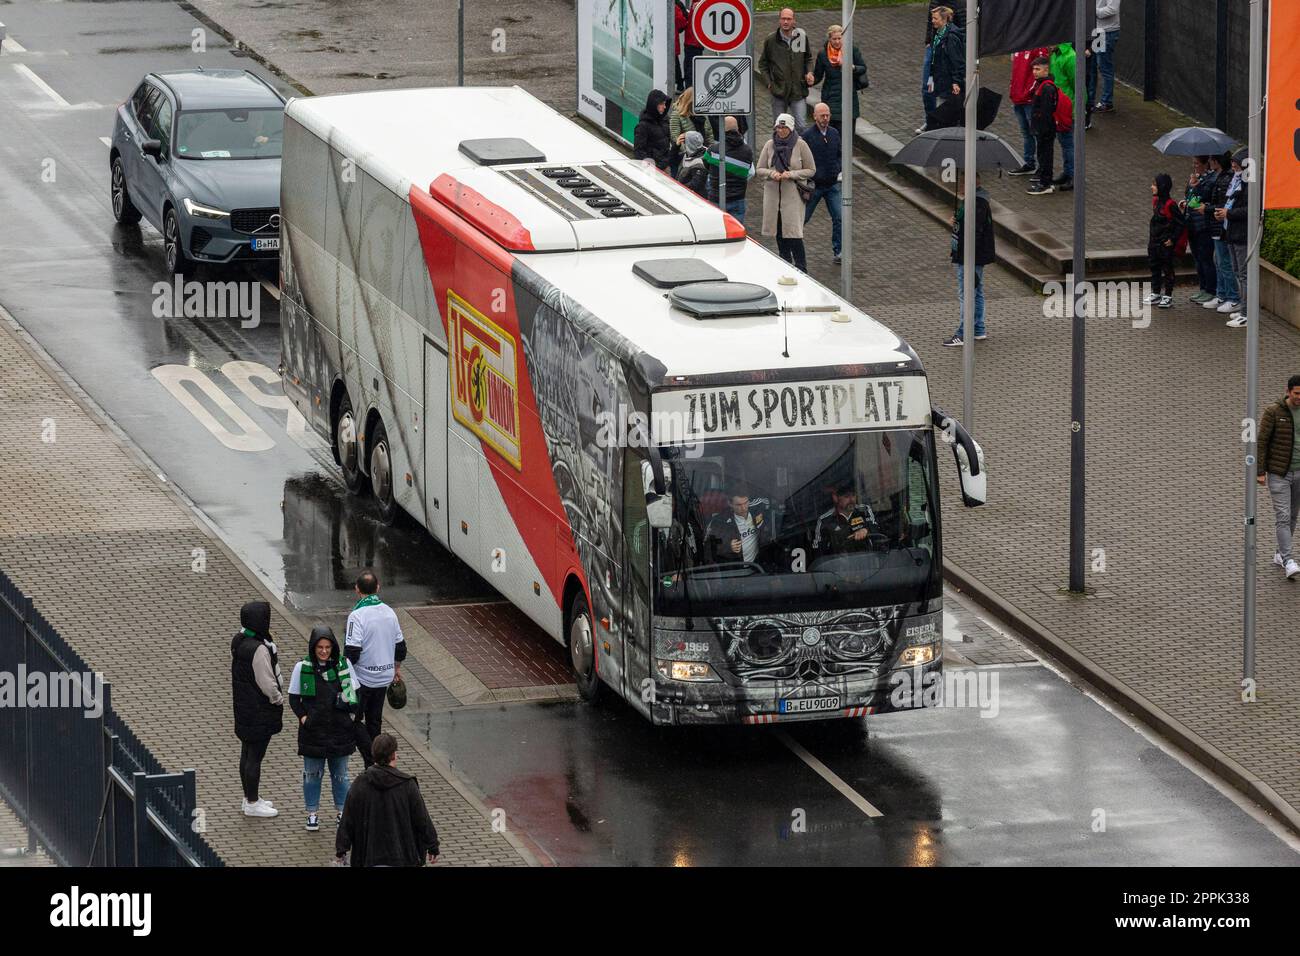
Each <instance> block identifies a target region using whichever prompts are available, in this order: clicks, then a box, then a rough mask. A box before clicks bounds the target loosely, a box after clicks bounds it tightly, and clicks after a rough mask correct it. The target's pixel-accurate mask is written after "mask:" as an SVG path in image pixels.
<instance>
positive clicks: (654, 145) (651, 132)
mask: <svg viewBox="0 0 1300 956" xmlns="http://www.w3.org/2000/svg"><path fill="white" fill-rule="evenodd" d="M668 101H669V100H668V94H667V93H665V92H664V91H663V90H651V91H650V95H649V96H647V97H646V101H645V109H643V110H642V111H641V118H640V119H639V120H637V124H636V129H635V130H634V131H633V133H632V158H633V159H652V160H654V164H655V165H656V166H658V167H659V168H660V169H667V168H668V164H669V162H670V161H671V157H672V151H673V143H672V136H671V135H670V134H669V132H668V110H667V109H665V110H664V112H663V115H662V116H661V115H660V114H659V104H660V103H665V104H666V103H668Z"/></svg>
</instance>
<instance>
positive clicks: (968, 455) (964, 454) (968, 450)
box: [930, 408, 988, 508]
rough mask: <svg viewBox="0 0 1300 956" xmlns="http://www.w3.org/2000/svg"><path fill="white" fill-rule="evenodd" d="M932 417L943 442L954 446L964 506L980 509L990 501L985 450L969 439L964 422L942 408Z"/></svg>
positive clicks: (934, 411)
mask: <svg viewBox="0 0 1300 956" xmlns="http://www.w3.org/2000/svg"><path fill="white" fill-rule="evenodd" d="M930 417H931V418H932V419H933V421H934V427H935V428H937V429H939V434H940V435H942V436H943V440H944V441H946V442H947V443H948V444H950V445H951V446H952V454H953V457H954V458H955V459H956V460H957V479H958V481H959V482H960V483H961V500H962V503H963V504H964V505H965V506H966V507H967V508H976V507H979V506H980V505H982V504H984V503H985V502H986V501H988V471H987V470H986V469H985V467H984V449H982V448H981V447H980V446H979V442H977V441H976V440H975V439H974V438H972V437H971V436H970V432H968V431H966V429H965V428H964V427H963V426H962V424H961V422H959V421H957V419H955V418H953V417H952V416H951V415H949V414H948V413H947V412H945V411H943V409H940V408H934V409H931V412H930Z"/></svg>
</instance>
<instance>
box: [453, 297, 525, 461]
mask: <svg viewBox="0 0 1300 956" xmlns="http://www.w3.org/2000/svg"><path fill="white" fill-rule="evenodd" d="M447 312H448V314H449V316H450V318H451V322H450V323H449V324H450V326H451V356H452V363H451V364H452V370H453V374H452V383H451V408H452V413H453V414H454V415H455V416H456V421H458V422H460V423H461V424H462V425H464V426H465V427H466V428H468V429H469V430H470V431H472V432H473V433H474V434H475V435H478V437H479V438H481V439H483V441H485V442H487V443H488V444H489V445H490V446H492V448H494V449H495V450H496V451H497V452H499V453H500V455H501V457H503V458H505V459H506V460H507V461H509V462H510V464H512V465H514V466H515V467H516V468H522V465H521V463H520V457H519V388H518V383H519V378H518V375H517V373H516V368H517V356H518V354H519V349H518V348H517V347H516V344H515V338H514V336H513V335H511V334H510V333H509V332H507V331H506V330H505V329H503V328H501V327H500V326H499V325H497V324H496V323H495V322H493V321H492V320H491V319H489V318H488V317H487V316H486V315H484V314H483V313H482V312H479V311H478V310H477V309H475V308H474V307H473V306H472V305H470V304H469V303H468V302H466V301H465V300H464V299H462V298H461V297H460V296H458V295H457V294H456V293H454V292H452V291H451V290H450V289H449V290H447Z"/></svg>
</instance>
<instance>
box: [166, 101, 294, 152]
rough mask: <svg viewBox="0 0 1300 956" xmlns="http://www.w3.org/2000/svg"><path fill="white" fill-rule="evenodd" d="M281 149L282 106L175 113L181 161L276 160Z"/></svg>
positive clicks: (282, 146) (282, 143)
mask: <svg viewBox="0 0 1300 956" xmlns="http://www.w3.org/2000/svg"><path fill="white" fill-rule="evenodd" d="M283 148H284V108H283V107H268V108H265V109H253V110H184V111H182V112H180V113H178V114H176V155H177V156H179V157H180V158H181V159H278V158H279V157H280V152H281V151H282V149H283Z"/></svg>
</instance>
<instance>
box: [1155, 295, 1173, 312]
mask: <svg viewBox="0 0 1300 956" xmlns="http://www.w3.org/2000/svg"><path fill="white" fill-rule="evenodd" d="M1156 305H1157V306H1158V307H1160V308H1162V309H1172V308H1173V307H1174V297H1173V296H1171V295H1162V296H1161V297H1160V301H1159V302H1157V303H1156Z"/></svg>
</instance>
